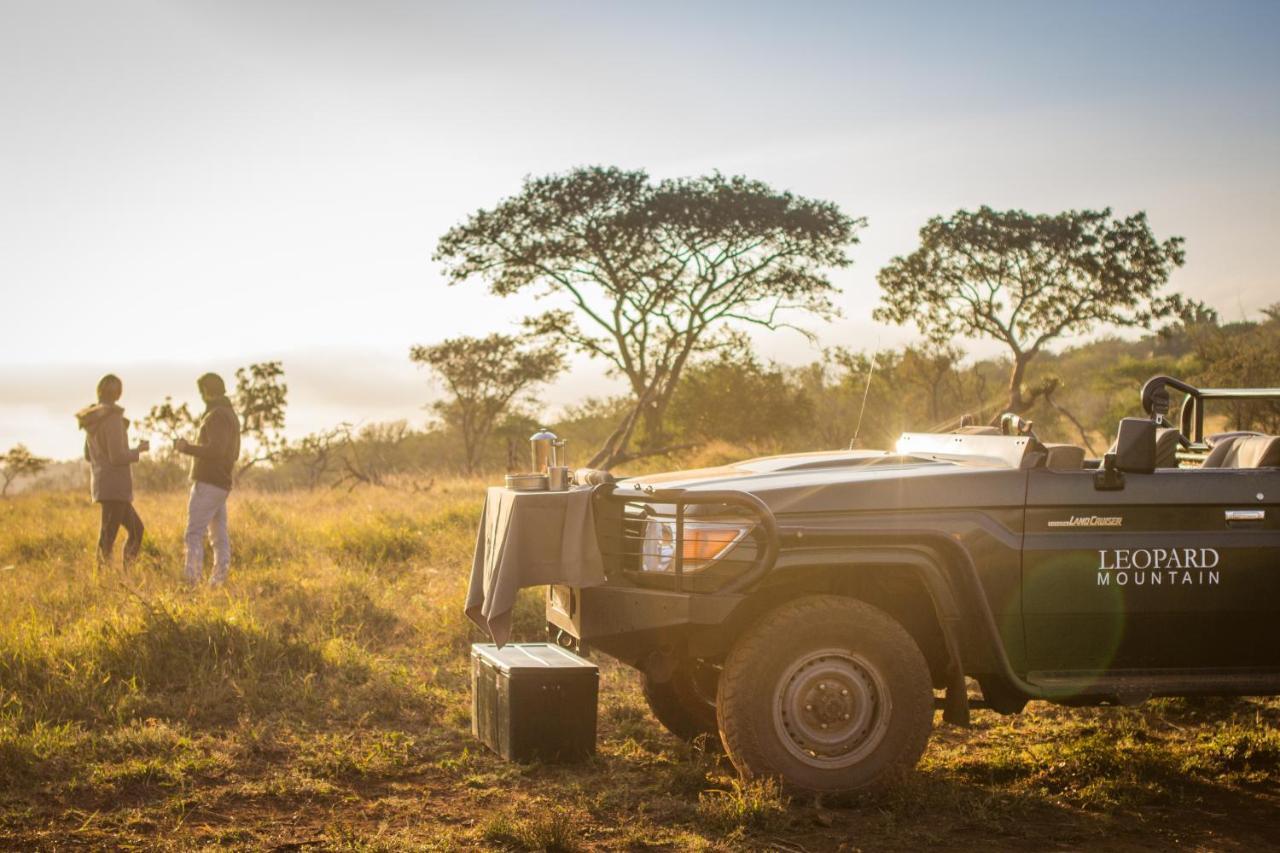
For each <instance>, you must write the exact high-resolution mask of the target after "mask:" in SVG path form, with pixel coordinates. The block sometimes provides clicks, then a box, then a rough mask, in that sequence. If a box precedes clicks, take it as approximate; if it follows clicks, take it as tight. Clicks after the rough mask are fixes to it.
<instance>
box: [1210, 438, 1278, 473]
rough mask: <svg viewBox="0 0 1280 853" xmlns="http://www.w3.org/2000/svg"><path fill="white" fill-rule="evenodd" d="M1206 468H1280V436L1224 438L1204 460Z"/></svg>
mask: <svg viewBox="0 0 1280 853" xmlns="http://www.w3.org/2000/svg"><path fill="white" fill-rule="evenodd" d="M1201 467H1204V468H1280V436H1274V435H1247V434H1245V435H1232V436H1227V437H1224V438H1222V439H1221V440H1220V441H1219V442H1218V443H1217V444H1215V445H1214V447H1213V450H1211V451H1210V452H1209V456H1208V458H1206V459H1205V460H1204V465H1203V466H1201Z"/></svg>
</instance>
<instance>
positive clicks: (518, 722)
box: [471, 643, 600, 763]
mask: <svg viewBox="0 0 1280 853" xmlns="http://www.w3.org/2000/svg"><path fill="white" fill-rule="evenodd" d="M599 687H600V670H599V669H598V668H597V667H596V665H595V664H593V663H591V662H590V661H587V660H583V659H582V658H580V657H578V656H577V655H575V654H573V653H572V652H569V651H566V650H564V649H562V648H560V647H559V646H556V645H552V644H550V643H512V644H509V645H506V646H503V647H502V648H498V647H497V646H495V645H492V644H490V643H475V644H473V645H472V646H471V733H472V734H474V735H475V736H476V737H477V738H479V739H480V741H481V742H483V743H484V745H485V746H487V747H489V748H490V749H492V750H493V751H494V752H496V753H498V755H500V756H502V757H503V758H505V759H507V760H508V761H544V762H548V763H552V762H569V761H579V760H581V759H584V758H586V757H588V756H590V755H592V754H594V753H595V751H596V701H597V695H598V693H599Z"/></svg>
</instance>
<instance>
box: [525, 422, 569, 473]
mask: <svg viewBox="0 0 1280 853" xmlns="http://www.w3.org/2000/svg"><path fill="white" fill-rule="evenodd" d="M557 443H559V446H560V447H563V446H564V443H563V442H561V441H560V440H559V439H558V438H556V434H555V433H554V432H552V431H551V430H549V429H547V428H546V427H542V428H541V429H539V430H538V431H537V432H535V433H534V434H533V435H531V436H529V448H530V450H531V451H532V457H533V473H535V474H545V473H547V469H548V468H551V467H553V466H555V465H556V464H557V461H556V447H557Z"/></svg>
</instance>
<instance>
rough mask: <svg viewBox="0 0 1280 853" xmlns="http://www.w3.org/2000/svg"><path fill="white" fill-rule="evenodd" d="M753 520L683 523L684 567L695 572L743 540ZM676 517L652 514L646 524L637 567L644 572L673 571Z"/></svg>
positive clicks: (674, 568)
mask: <svg viewBox="0 0 1280 853" xmlns="http://www.w3.org/2000/svg"><path fill="white" fill-rule="evenodd" d="M753 526H754V522H751V521H744V520H741V519H717V520H715V521H710V520H708V521H691V520H688V519H686V520H685V522H684V548H683V552H684V570H685V571H686V572H696V571H698V570H699V569H705V568H706V567H707V566H709V565H711V564H712V563H714V562H715V561H716V560H718V559H719V558H720V557H721V556H723V555H724V554H725V553H727V552H728V550H729V549H730V548H731V547H732V546H734V545H736V544H738V543H739V542H741V541H742V539H743V538H744V537H746V535H747V533H749V532H750V531H751V528H752V527H753ZM675 556H676V520H675V519H674V518H663V517H660V516H654V517H652V518H650V519H649V520H648V522H646V523H645V526H644V541H643V542H642V543H641V548H640V568H641V569H642V570H643V571H646V572H674V571H675V570H676V565H675Z"/></svg>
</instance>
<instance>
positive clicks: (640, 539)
mask: <svg viewBox="0 0 1280 853" xmlns="http://www.w3.org/2000/svg"><path fill="white" fill-rule="evenodd" d="M594 497H595V499H596V500H597V501H598V502H599V504H603V505H604V506H602V507H600V508H601V509H603V510H605V511H603V512H599V513H597V521H596V526H597V538H598V539H599V541H600V552H601V554H602V556H604V557H605V562H606V566H607V567H613V568H615V569H620V570H621V571H622V572H624V573H626V574H631V575H633V576H635V575H646V576H649V577H657V576H660V575H659V573H657V572H652V573H649V572H643V573H642V572H641V571H640V568H639V566H640V561H641V560H642V559H643V550H644V544H645V542H646V541H653V540H652V539H646V537H645V529H644V527H645V524H646V523H647V521H648V519H649V518H651V517H653V516H660V517H662V518H670V517H674V519H675V541H674V542H673V543H671V544H672V547H673V549H674V552H673V554H672V558H673V564H674V565H673V568H674V581H675V589H676V591H678V592H683V591H684V589H685V535H684V533H685V522H686V519H687V518H689V516H690V515H691V513H690V508H693V510H694V511H693V513H692V515H693V517H694V518H695V520H696V521H697V522H698V523H699V524H700V525H703V526H706V525H714V524H716V523H723V524H725V525H726V526H730V525H732V526H734V527H735V528H736V527H738V526H740V525H739V523H737V522H729V521H720V522H718V521H717V515H721V516H722V515H724V513H715V514H710V513H709V514H706V515H704V516H699V515H698V514H697V508H699V507H722V508H724V509H726V510H729V511H734V514H735V515H741V516H746V517H749V518H751V519H753V520H754V525H753V526H752V527H751V528H750V529H749V530H748V531H747V533H746V534H745V535H744V536H743V537H742V538H741V539H740V540H738V541H735V542H734V543H732V544H731V545H730V546H729V547H728V548H727V549H726V551H725V552H724V554H722V555H718V556H717V557H716V558H715V559H714V561H713V562H726V563H733V562H742V563H745V564H746V565H745V567H744V569H743V571H742V572H741V573H739V574H738V575H736V576H735V577H734V578H732V579H731V580H730V581H728V582H727V583H726V584H725V585H724V586H722V587H720V588H719V589H718V590H717V591H718V592H735V591H738V590H741V589H744V588H746V587H748V586H750V585H751V584H752V583H754V582H755V581H756V580H758V579H759V578H760V577H761V576H763V575H764V574H766V573H767V572H768V571H769V570H770V569H771V568H773V564H774V562H775V561H776V560H777V559H778V525H777V521H776V520H775V519H774V516H773V512H772V511H771V510H770V509H769V507H768V506H766V505H765V503H764V501H762V500H760V499H759V498H758V497H756V496H755V495H752V494H749V493H747V492H739V491H731V490H723V491H701V490H690V489H659V488H654V487H652V486H641V485H639V484H635V485H613V484H609V485H601V486H597V487H596V493H595V496H594ZM657 506H661V507H663V510H664V511H663V512H662V513H657V512H655V511H654V507H657ZM672 508H673V509H674V512H667V510H668V509H672ZM628 510H630V512H629V511H628ZM746 539H753V540H754V542H755V556H754V558H753V559H751V560H732V559H728V558H729V557H731V556H732V554H733V552H734V551H737V550H738V549H739V548H740V547H741V546H742V544H743V541H745V540H746Z"/></svg>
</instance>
